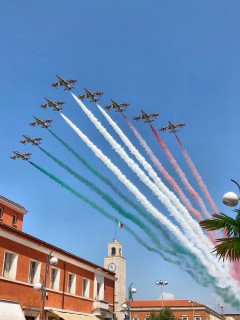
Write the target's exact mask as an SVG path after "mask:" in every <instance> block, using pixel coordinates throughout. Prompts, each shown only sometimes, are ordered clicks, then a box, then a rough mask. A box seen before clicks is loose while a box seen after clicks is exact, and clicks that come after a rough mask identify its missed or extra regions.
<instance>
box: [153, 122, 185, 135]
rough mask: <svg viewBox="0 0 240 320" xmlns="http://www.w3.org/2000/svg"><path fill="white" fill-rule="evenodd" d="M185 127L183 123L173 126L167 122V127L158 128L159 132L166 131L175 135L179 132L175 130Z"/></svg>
mask: <svg viewBox="0 0 240 320" xmlns="http://www.w3.org/2000/svg"><path fill="white" fill-rule="evenodd" d="M184 126H185V123H178V124H173V123H172V122H171V121H168V126H166V127H163V128H160V129H159V130H160V131H163V132H164V131H166V130H169V133H176V132H177V131H179V130H176V129H178V128H182V127H184Z"/></svg>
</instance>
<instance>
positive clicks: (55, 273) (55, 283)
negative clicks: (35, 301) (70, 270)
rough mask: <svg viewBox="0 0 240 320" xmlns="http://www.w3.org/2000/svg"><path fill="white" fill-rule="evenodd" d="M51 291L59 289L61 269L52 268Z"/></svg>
mask: <svg viewBox="0 0 240 320" xmlns="http://www.w3.org/2000/svg"><path fill="white" fill-rule="evenodd" d="M50 289H54V290H58V289H59V269H56V268H51V276H50Z"/></svg>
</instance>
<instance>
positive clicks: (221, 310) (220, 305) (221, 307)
mask: <svg viewBox="0 0 240 320" xmlns="http://www.w3.org/2000/svg"><path fill="white" fill-rule="evenodd" d="M218 307H219V309H220V314H221V315H222V316H223V305H222V304H220V302H219V301H218Z"/></svg>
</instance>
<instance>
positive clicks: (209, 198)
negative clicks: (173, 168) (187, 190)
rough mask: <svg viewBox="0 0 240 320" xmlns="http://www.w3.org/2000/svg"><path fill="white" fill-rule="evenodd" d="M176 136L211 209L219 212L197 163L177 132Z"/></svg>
mask: <svg viewBox="0 0 240 320" xmlns="http://www.w3.org/2000/svg"><path fill="white" fill-rule="evenodd" d="M175 137H176V139H177V142H178V144H179V146H180V149H181V151H182V153H183V156H184V158H185V160H186V162H187V164H188V166H189V168H190V170H191V172H192V174H193V176H194V178H195V179H196V181H197V183H198V185H199V187H200V189H201V190H202V193H203V194H204V196H205V198H206V200H207V201H208V203H209V205H210V207H211V209H212V210H213V213H217V212H218V208H217V206H216V204H215V203H214V201H213V199H212V197H211V196H210V193H209V192H208V189H207V187H206V186H205V184H204V182H203V180H202V178H201V176H200V174H199V172H198V170H197V168H196V167H195V165H194V163H193V162H192V160H191V158H190V157H189V155H188V153H187V151H186V149H185V148H184V147H183V144H182V142H181V141H180V139H179V138H178V136H177V135H176V134H175Z"/></svg>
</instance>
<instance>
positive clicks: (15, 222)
mask: <svg viewBox="0 0 240 320" xmlns="http://www.w3.org/2000/svg"><path fill="white" fill-rule="evenodd" d="M12 224H14V225H15V224H17V215H16V214H14V215H13V217H12Z"/></svg>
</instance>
